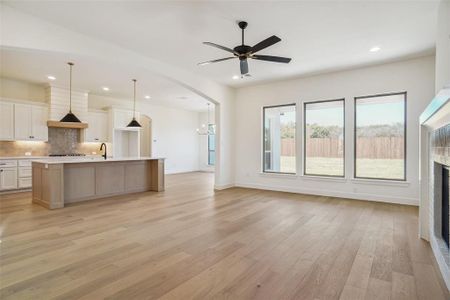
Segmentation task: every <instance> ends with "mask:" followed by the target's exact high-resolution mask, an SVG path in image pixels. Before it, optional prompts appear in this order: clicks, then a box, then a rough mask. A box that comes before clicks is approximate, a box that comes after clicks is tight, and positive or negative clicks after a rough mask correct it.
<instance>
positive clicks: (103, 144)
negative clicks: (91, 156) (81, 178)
mask: <svg viewBox="0 0 450 300" xmlns="http://www.w3.org/2000/svg"><path fill="white" fill-rule="evenodd" d="M103 146H105V154H103V155H102V156H103V158H104V159H106V144H105V143H102V144H101V145H100V151H102V150H103Z"/></svg>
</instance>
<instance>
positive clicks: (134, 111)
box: [133, 79, 136, 119]
mask: <svg viewBox="0 0 450 300" xmlns="http://www.w3.org/2000/svg"><path fill="white" fill-rule="evenodd" d="M133 82H134V92H133V119H135V118H136V79H133Z"/></svg>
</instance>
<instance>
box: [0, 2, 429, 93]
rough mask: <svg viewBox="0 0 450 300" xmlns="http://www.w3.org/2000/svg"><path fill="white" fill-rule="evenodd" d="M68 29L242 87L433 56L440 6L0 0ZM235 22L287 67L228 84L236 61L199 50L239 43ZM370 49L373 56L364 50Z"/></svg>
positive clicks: (272, 66)
mask: <svg viewBox="0 0 450 300" xmlns="http://www.w3.org/2000/svg"><path fill="white" fill-rule="evenodd" d="M4 2H6V3H7V4H8V5H10V6H12V7H14V8H16V9H19V10H22V11H25V12H27V13H30V14H32V15H35V16H37V17H41V18H43V19H46V20H48V21H50V22H53V23H56V24H59V25H62V26H64V27H67V28H69V29H71V30H74V31H77V32H80V33H83V34H86V35H89V36H93V37H96V38H99V39H103V40H107V41H109V42H112V43H115V44H118V45H121V46H122V47H125V48H128V49H131V50H134V51H136V52H139V53H141V54H144V55H147V56H149V57H152V58H155V59H159V60H161V61H164V62H166V63H171V64H173V65H175V66H178V67H182V68H184V69H186V70H189V71H191V72H195V73H198V74H200V75H202V76H205V77H208V78H211V79H213V80H216V81H217V82H220V83H223V84H227V85H231V86H242V85H249V84H255V83H259V82H262V81H268V80H276V79H281V78H287V77H293V76H301V75H305V74H314V73H320V72H327V71H331V70H338V69H346V68H351V67H355V66H361V65H368V64H376V63H380V62H384V61H390V60H396V59H401V58H405V57H413V56H419V55H424V54H428V53H433V51H434V45H435V28H436V17H437V3H438V1H437V0H436V1H434V0H430V1H283V2H282V1H235V2H231V1H222V2H216V1H198V2H189V1H179V2H172V1H108V2H106V1H90V2H87V1H59V2H58V1H4ZM237 20H246V21H248V22H249V26H248V29H247V31H246V44H249V45H253V44H255V43H257V42H259V41H260V40H263V39H264V38H267V37H269V36H270V35H273V34H275V35H277V36H279V37H280V38H281V39H282V41H281V42H280V43H278V44H276V45H274V46H272V47H270V48H268V49H265V50H263V51H261V53H260V54H268V55H279V56H287V57H292V59H293V60H292V61H291V63H290V64H289V65H284V64H276V63H268V62H262V61H251V62H250V73H251V75H252V77H251V78H246V79H242V80H241V79H240V80H233V79H231V78H232V76H233V75H235V74H238V73H239V68H238V62H237V61H234V60H231V61H226V62H222V63H218V64H214V65H207V66H203V67H199V66H197V63H198V62H201V61H205V60H209V59H216V58H222V57H226V56H228V55H227V53H226V52H224V51H221V50H218V49H215V48H212V47H208V46H205V45H202V42H203V41H211V42H215V43H219V44H222V45H224V46H228V47H234V46H236V45H237V44H239V43H240V32H239V29H238V27H237V25H236V21H237ZM373 46H379V47H381V51H379V52H375V53H372V52H369V51H368V50H369V49H370V48H371V47H373Z"/></svg>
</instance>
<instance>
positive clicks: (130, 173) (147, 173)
mask: <svg viewBox="0 0 450 300" xmlns="http://www.w3.org/2000/svg"><path fill="white" fill-rule="evenodd" d="M56 170H59V172H60V173H56ZM57 174H58V175H57ZM59 174H62V175H61V176H60V181H58V180H56V181H54V182H52V184H51V185H58V187H53V189H52V193H53V194H50V193H49V191H47V190H49V187H48V182H47V181H48V180H52V179H54V177H52V176H59ZM163 190H164V160H163V159H153V160H137V161H111V162H108V161H102V162H87V163H72V164H71V163H67V164H64V163H61V164H48V165H47V164H44V163H33V202H34V203H37V204H41V205H43V206H45V207H47V208H50V209H52V208H59V207H63V206H64V204H66V203H73V202H80V201H86V200H92V199H97V198H104V197H108V196H115V195H123V194H129V193H135V192H144V191H157V192H160V191H163ZM56 191H58V192H59V194H57V193H56ZM54 195H58V196H59V197H60V199H55V198H54V197H50V196H54Z"/></svg>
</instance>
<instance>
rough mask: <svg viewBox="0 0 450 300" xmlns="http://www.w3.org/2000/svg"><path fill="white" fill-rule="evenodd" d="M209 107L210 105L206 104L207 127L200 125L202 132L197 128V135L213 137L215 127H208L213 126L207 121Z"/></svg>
mask: <svg viewBox="0 0 450 300" xmlns="http://www.w3.org/2000/svg"><path fill="white" fill-rule="evenodd" d="M209 106H210V103H208V125H207V126H206V125H205V124H202V130H200V129H198V128H197V133H198V134H199V135H215V134H216V130H215V126H209V125H214V124H211V123H210V122H209V120H210V119H209Z"/></svg>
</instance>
